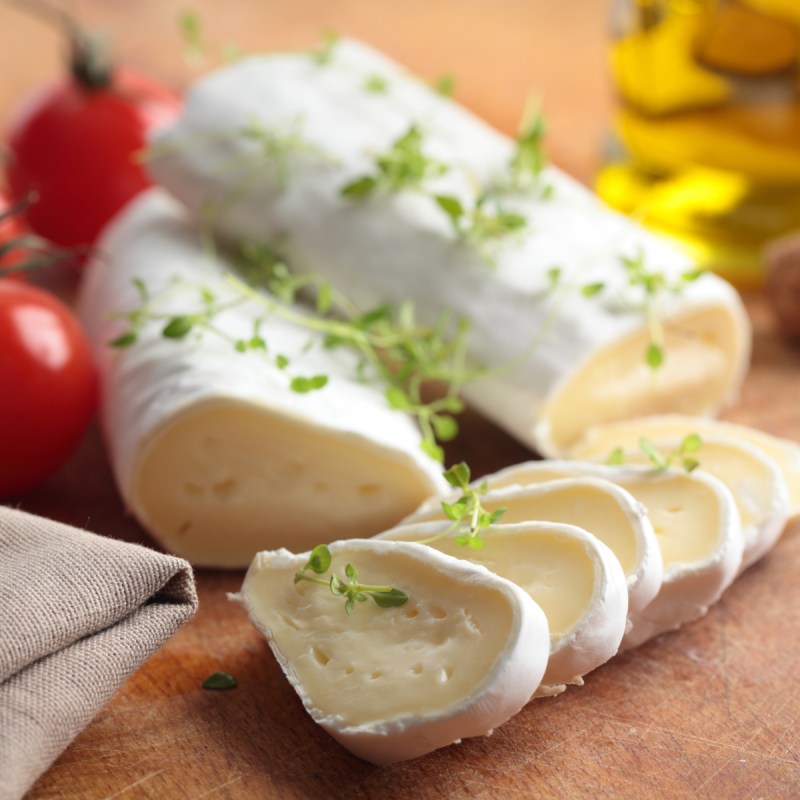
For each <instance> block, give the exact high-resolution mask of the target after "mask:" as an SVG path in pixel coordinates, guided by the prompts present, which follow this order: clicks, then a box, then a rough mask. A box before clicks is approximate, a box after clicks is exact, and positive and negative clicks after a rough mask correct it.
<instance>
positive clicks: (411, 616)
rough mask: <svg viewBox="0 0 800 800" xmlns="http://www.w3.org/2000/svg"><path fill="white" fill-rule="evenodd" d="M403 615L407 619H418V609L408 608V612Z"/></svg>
mask: <svg viewBox="0 0 800 800" xmlns="http://www.w3.org/2000/svg"><path fill="white" fill-rule="evenodd" d="M405 615H406V616H407V617H408V618H409V619H414V617H418V616H419V609H418V608H409V609H408V611H406V613H405Z"/></svg>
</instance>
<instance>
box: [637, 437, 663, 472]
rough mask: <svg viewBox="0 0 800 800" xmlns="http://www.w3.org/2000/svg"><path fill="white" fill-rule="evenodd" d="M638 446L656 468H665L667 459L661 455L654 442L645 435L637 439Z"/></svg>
mask: <svg viewBox="0 0 800 800" xmlns="http://www.w3.org/2000/svg"><path fill="white" fill-rule="evenodd" d="M639 447H640V448H641V450H642V452H643V453H644V454H645V455H646V456H647V458H649V459H650V461H651V462H652V463H653V465H654V466H655V467H656V468H657V469H667V468H668V467H669V461H668V460H667V459H666V458H664V456H662V455H661V453H660V452H659V450H658V448H657V447H656V445H655V443H654V442H653V441H651V440H650V439H648V438H646V437H644V436H643V437H642V438H641V439H639Z"/></svg>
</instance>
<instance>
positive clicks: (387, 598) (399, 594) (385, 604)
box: [371, 588, 408, 608]
mask: <svg viewBox="0 0 800 800" xmlns="http://www.w3.org/2000/svg"><path fill="white" fill-rule="evenodd" d="M371 596H372V599H373V600H374V601H375V603H376V604H377V605H379V606H380V607H381V608H395V607H397V606H402V605H404V604H405V603H407V602H408V595H407V594H406V593H405V592H403V591H401V590H400V589H394V588H392V589H389V591H388V592H384V591H376V592H371Z"/></svg>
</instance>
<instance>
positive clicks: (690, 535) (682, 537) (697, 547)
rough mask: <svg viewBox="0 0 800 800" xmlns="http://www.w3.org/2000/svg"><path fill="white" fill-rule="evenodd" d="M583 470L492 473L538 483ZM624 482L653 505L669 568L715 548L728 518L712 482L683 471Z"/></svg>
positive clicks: (504, 479) (506, 481) (501, 482)
mask: <svg viewBox="0 0 800 800" xmlns="http://www.w3.org/2000/svg"><path fill="white" fill-rule="evenodd" d="M580 474H581V473H580V471H579V469H576V470H575V471H574V472H572V471H570V470H568V469H564V470H559V469H547V468H545V469H537V468H535V467H533V468H530V469H525V468H524V467H523V468H520V469H515V470H513V471H509V472H508V473H506V474H505V475H501V476H499V477H497V478H489V488H490V489H495V488H500V487H502V486H510V485H513V484H522V485H528V484H538V483H543V482H546V481H552V480H559V479H561V478H568V477H576V476H578V475H580ZM584 474H585V473H584ZM618 483H619V485H620V486H622V487H623V488H624V489H626V490H627V491H628V492H630V493H631V494H632V495H633V496H634V497H635V498H636V499H637V500H638V501H639V502H640V503H642V505H644V506H645V508H646V509H647V515H648V517H649V518H650V522H651V524H652V526H653V530H654V531H655V532H656V538H657V540H658V545H659V549H660V550H661V556H662V559H663V561H664V569H665V570H666V569H668V568H669V567H670V566H672V565H674V564H678V563H691V562H701V561H704V560H706V559H708V558H710V557H711V556H712V555H713V554H714V552H715V550H716V549H717V547H718V545H719V541H720V535H721V527H720V526H721V524H722V520H721V517H720V505H719V498H718V497H717V495H716V494H715V492H714V491H713V489H712V488H711V487H709V486H708V485H706V484H704V483H701V482H700V481H696V480H694V479H692V477H691V475H687V474H685V473H680V472H669V473H652V474H649V475H643V476H642V477H641V478H635V477H634V476H633V475H631V474H629V475H628V476H626V478H625V479H624V480H620V481H618Z"/></svg>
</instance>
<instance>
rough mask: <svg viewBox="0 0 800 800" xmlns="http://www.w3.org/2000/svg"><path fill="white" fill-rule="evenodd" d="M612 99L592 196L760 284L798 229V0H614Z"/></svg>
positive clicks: (708, 262) (711, 263)
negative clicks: (770, 256) (763, 259)
mask: <svg viewBox="0 0 800 800" xmlns="http://www.w3.org/2000/svg"><path fill="white" fill-rule="evenodd" d="M612 22H613V34H614V40H613V44H612V52H611V57H612V67H613V74H614V80H615V83H616V87H617V91H618V94H619V96H620V103H619V107H618V110H617V113H616V117H615V123H614V140H613V143H612V148H611V152H610V153H609V157H608V159H607V161H606V163H605V165H604V167H603V169H602V170H601V171H600V173H599V175H598V181H597V190H598V193H599V194H600V195H601V196H602V197H603V198H604V199H605V200H606V201H607V202H609V203H610V204H611V205H613V206H615V207H616V208H618V209H620V210H622V211H624V212H626V213H629V214H632V215H634V216H636V217H638V218H639V219H641V221H642V222H644V223H645V224H646V225H648V226H650V227H653V228H656V229H658V230H660V231H662V232H664V233H666V234H668V235H670V236H673V237H674V238H676V239H677V240H678V241H679V243H681V244H683V245H684V246H685V247H686V248H688V249H689V251H690V252H691V254H692V255H693V256H694V257H695V258H696V259H697V260H698V261H699V262H700V263H701V264H703V265H705V266H708V267H710V268H713V269H715V270H717V271H719V272H721V273H723V274H724V275H725V276H726V277H728V278H730V279H731V280H733V281H734V282H736V283H737V284H739V285H743V286H747V285H751V286H752V285H758V284H759V283H760V279H761V268H760V256H761V251H762V248H763V246H764V245H765V244H766V243H767V242H768V241H770V240H771V239H774V238H776V237H778V236H780V235H782V234H784V233H787V232H788V231H791V230H796V229H800V0H618V2H617V4H616V7H615V8H614V16H613V20H612Z"/></svg>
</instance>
